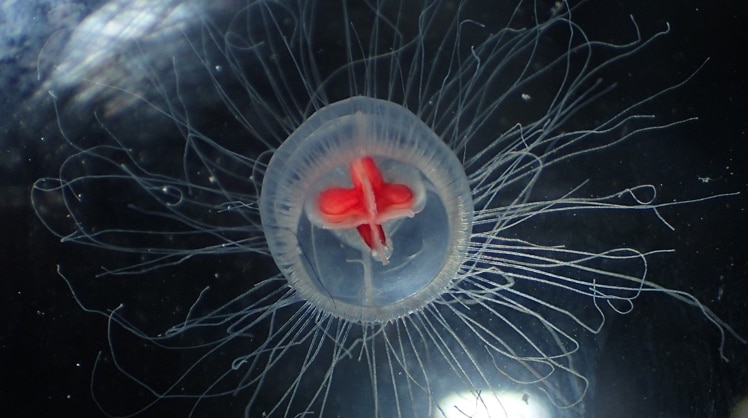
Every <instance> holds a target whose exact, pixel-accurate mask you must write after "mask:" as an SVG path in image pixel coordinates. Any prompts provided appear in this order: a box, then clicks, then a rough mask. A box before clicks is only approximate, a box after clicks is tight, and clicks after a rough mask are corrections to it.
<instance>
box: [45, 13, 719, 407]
mask: <svg viewBox="0 0 748 418" xmlns="http://www.w3.org/2000/svg"><path fill="white" fill-rule="evenodd" d="M591 3H594V2H591ZM489 6H490V7H487V6H486V4H481V3H475V4H474V3H472V2H468V1H464V2H463V1H461V2H456V3H453V2H441V1H436V2H406V1H394V2H382V3H380V2H367V1H363V2H347V1H344V2H342V3H338V2H334V3H327V2H314V1H311V2H309V1H301V0H300V1H297V2H293V1H289V2H274V1H257V2H249V3H248V4H247V5H246V7H244V8H241V9H239V10H234V9H230V8H228V7H227V8H216V9H213V8H212V7H213V6H210V5H207V4H203V3H202V2H194V3H180V4H176V3H168V2H165V3H164V4H163V5H159V6H158V7H155V6H147V5H144V4H140V3H135V4H133V5H127V4H124V3H123V4H119V6H118V7H119V9H116V10H114V11H113V10H112V9H111V8H108V9H106V10H102V11H100V12H99V13H94V14H92V15H91V16H89V18H88V19H87V21H85V22H83V23H82V24H81V25H79V27H78V29H77V30H76V32H75V33H73V34H72V35H71V36H70V39H69V41H68V44H67V46H66V48H64V49H62V50H60V51H58V52H59V53H58V54H54V53H52V52H48V53H49V54H50V56H49V57H45V58H44V59H42V60H40V62H54V63H55V66H54V67H53V69H50V70H49V74H48V79H47V81H46V82H45V84H44V86H43V87H42V88H41V89H40V95H42V96H46V95H47V92H48V91H51V92H52V99H53V101H54V103H55V106H56V109H57V112H58V113H57V116H58V121H59V125H60V136H61V137H62V138H64V139H65V140H66V142H67V143H68V144H69V145H70V147H69V150H70V151H71V152H70V154H71V155H70V156H69V157H67V158H66V159H65V160H64V162H63V163H62V164H61V167H60V170H59V173H58V174H57V175H55V176H52V177H49V178H43V179H40V180H39V181H37V183H36V184H35V186H34V189H33V191H32V201H33V204H34V207H35V210H36V212H37V214H38V216H39V218H40V219H41V221H42V222H43V223H44V224H45V225H46V226H47V227H48V228H49V229H50V230H51V231H53V232H54V233H56V234H58V235H59V236H60V237H61V239H62V240H63V241H64V242H68V243H71V244H72V243H75V244H79V245H82V246H87V247H89V248H88V249H90V250H91V251H92V253H93V254H96V257H95V258H94V257H91V260H92V262H91V263H90V265H89V268H88V269H86V268H85V266H84V267H81V266H77V267H75V268H70V269H68V268H66V266H65V265H62V266H61V269H60V272H61V275H63V277H65V278H66V280H67V281H68V283H69V284H70V286H71V289H72V290H73V293H74V295H75V296H76V298H77V300H78V301H79V303H81V305H82V306H84V307H85V308H86V309H90V310H92V311H95V312H99V313H101V314H103V315H105V316H106V317H107V318H108V320H109V325H110V329H109V332H110V334H109V343H110V353H109V354H110V356H111V359H112V361H111V363H110V364H109V367H112V368H113V369H115V370H116V371H119V372H121V373H122V374H123V375H124V376H125V377H126V378H127V380H128V381H130V382H131V383H132V384H133V385H134V386H136V387H137V388H139V389H142V392H144V393H145V395H142V394H140V395H139V396H138V397H137V399H136V400H130V399H128V400H126V401H122V402H117V401H116V400H115V401H111V400H110V398H112V397H115V398H116V396H114V394H112V393H109V392H107V393H101V391H98V390H97V385H96V384H94V385H92V386H93V387H94V389H93V393H94V396H95V397H96V398H97V399H101V398H106V399H105V400H107V401H109V402H104V401H101V402H100V403H101V404H102V408H103V409H104V410H105V411H106V412H107V413H110V414H114V415H129V414H139V413H145V414H147V413H148V412H149V411H154V410H155V411H156V413H158V412H159V411H158V408H159V405H162V404H168V405H170V406H171V405H172V403H171V402H172V401H173V402H174V403H180V402H186V403H187V404H188V405H189V406H188V409H187V411H186V412H185V413H186V414H188V415H191V416H216V415H217V414H219V413H220V414H221V415H230V414H231V413H235V414H239V415H241V414H243V415H245V416H251V417H254V416H283V417H301V416H336V415H340V416H362V417H427V416H438V417H441V416H452V415H453V414H454V413H456V412H457V413H461V414H462V415H467V416H479V414H485V415H489V416H507V415H509V416H511V415H510V413H526V414H529V413H531V411H530V409H532V413H533V414H535V415H536V416H550V415H556V416H563V415H567V416H582V415H584V413H585V404H584V399H585V395H586V393H587V391H588V388H589V385H590V382H589V380H588V378H587V377H586V373H587V370H586V367H587V366H588V361H587V360H588V359H589V354H588V352H587V351H586V350H585V348H586V346H587V343H589V340H590V339H592V338H594V336H595V335H596V334H598V333H599V332H601V330H603V329H604V325H605V323H606V320H607V318H609V317H610V316H617V315H620V314H625V313H628V312H630V311H631V310H632V309H634V304H635V301H636V299H637V298H638V297H639V296H641V295H642V294H643V293H659V294H666V295H669V296H673V297H675V298H676V299H677V300H678V301H679V302H682V303H683V304H685V305H693V306H695V309H700V310H701V312H702V313H703V314H704V318H703V320H704V321H707V322H709V321H711V323H712V324H714V325H715V327H716V329H717V330H718V332H719V334H720V335H722V336H723V337H724V332H725V331H726V330H727V331H729V327H727V326H726V325H725V324H723V323H722V322H721V321H720V320H719V319H718V318H717V317H715V316H714V315H713V314H712V313H711V311H709V309H708V308H707V307H705V306H703V305H702V304H701V303H700V302H699V301H698V300H696V299H695V298H694V297H693V296H691V295H690V294H688V293H685V292H683V291H680V290H674V289H669V288H667V287H666V286H664V285H661V284H657V283H656V282H655V281H653V280H652V279H651V278H650V277H649V276H648V274H649V271H648V266H649V263H650V261H651V260H652V259H653V258H657V257H665V256H668V255H669V254H668V253H669V252H670V251H669V250H668V249H667V248H639V247H637V246H632V245H629V244H626V243H624V242H622V240H619V239H616V238H611V237H615V236H616V233H615V231H616V227H618V226H621V227H623V228H625V226H623V225H629V220H630V219H631V218H636V219H640V217H641V218H643V219H647V220H648V222H650V223H651V224H654V225H655V226H653V228H659V229H661V230H663V231H668V230H669V228H671V227H672V226H671V225H670V224H668V223H667V222H666V221H665V220H664V218H663V217H662V216H661V215H660V212H659V210H660V209H662V208H663V207H665V206H670V205H672V204H673V203H672V202H670V203H665V204H660V203H658V202H657V200H656V197H657V196H656V195H657V193H656V190H657V189H656V187H654V186H653V185H650V184H626V185H622V186H620V187H614V188H612V189H610V190H605V191H604V192H600V191H599V190H598V191H591V192H588V191H586V189H585V187H586V186H587V185H588V181H587V180H586V179H584V178H583V179H581V180H578V181H575V182H572V183H570V184H569V183H564V182H563V181H562V178H563V175H564V173H565V172H566V170H569V169H570V167H573V166H574V165H575V164H577V161H579V160H581V161H585V157H587V156H597V155H599V154H601V153H605V152H612V151H615V149H616V147H617V146H619V144H621V143H623V142H625V141H626V140H627V139H629V138H632V137H635V136H637V135H643V134H647V135H651V134H653V133H656V132H658V131H660V130H663V129H666V128H670V127H672V126H674V125H679V124H683V123H686V122H688V119H678V118H676V119H673V120H665V119H656V118H653V117H652V115H651V114H650V113H648V112H649V110H645V109H646V107H647V105H649V104H650V103H651V102H653V101H655V100H656V99H659V98H661V97H663V96H665V95H666V93H668V92H669V91H671V90H673V89H674V88H676V87H678V86H679V85H681V84H682V83H686V82H688V81H689V79H690V78H689V76H684V78H682V79H679V80H675V81H674V82H673V83H672V84H669V85H666V86H663V87H662V89H661V90H658V92H657V93H650V94H648V95H645V96H643V97H633V98H630V97H629V98H628V99H627V100H625V101H623V102H620V103H619V102H618V101H610V102H609V101H606V100H605V98H606V94H609V93H610V92H611V90H612V89H613V85H612V83H607V82H604V81H602V79H601V77H603V75H604V73H605V71H606V70H607V69H608V68H610V67H613V66H614V64H618V63H620V62H622V61H625V59H626V58H628V57H630V56H633V55H635V54H636V53H637V52H640V50H641V49H642V48H645V47H646V46H647V45H648V44H649V43H650V42H654V41H656V40H657V39H658V38H659V37H661V36H664V35H665V34H666V33H667V27H665V28H663V29H662V32H658V33H654V34H650V35H647V36H642V34H641V33H639V29H638V27H637V25H636V22H635V20H631V23H630V25H631V26H630V31H631V38H630V40H628V41H622V42H620V43H611V42H603V41H596V40H593V39H589V38H588V37H587V34H586V33H585V31H584V29H583V28H581V27H579V26H578V25H577V24H576V23H575V22H574V19H573V13H572V12H573V9H571V10H570V9H569V7H568V5H567V4H566V3H563V2H558V3H554V4H552V5H546V4H545V3H543V2H532V1H519V2H517V3H516V4H513V5H511V6H509V7H507V6H506V5H501V4H490V5H489ZM585 6H586V7H593V5H592V4H586V5H585ZM596 6H597V7H605V5H604V4H599V5H596ZM133 8H138V10H132V9H133ZM141 9H143V10H141ZM133 11H138V12H143V13H146V14H147V15H148V17H149V18H151V19H143V20H142V21H132V16H133V13H132V12H133ZM211 12H212V14H211ZM135 15H138V14H137V13H136V14H135ZM200 16H211V17H213V18H214V19H208V18H202V17H200ZM154 19H155V21H157V22H159V24H158V25H152V23H153V22H154ZM143 22H145V23H143ZM138 23H142V24H144V25H145V24H146V23H148V24H151V25H150V26H147V27H143V30H142V31H138V30H135V29H138V28H141V26H138ZM112 27H125V28H129V29H128V30H127V31H124V30H123V31H121V32H117V33H115V35H113V36H112V37H111V39H107V38H106V36H107V35H106V34H108V33H110V32H106V31H104V30H103V28H112ZM92 32H93V33H92ZM94 35H96V36H94ZM102 38H103V39H104V40H105V41H107V40H108V42H101V40H102ZM91 39H97V42H92V41H90V40H91ZM102 45H103V46H102ZM161 45H168V46H169V49H168V50H167V51H168V54H164V50H165V49H163V48H161ZM91 57H95V58H96V59H91ZM165 57H168V58H165ZM586 113H589V114H586ZM81 115H90V117H89V118H88V119H86V117H84V116H81ZM80 118H83V119H85V122H86V124H82V123H81V121H80V120H79V119H80ZM346 124H348V125H347V126H348V129H347V131H346V130H344V134H342V135H341V134H340V133H335V134H330V133H331V132H332V131H333V129H332V128H337V127H339V126H340V125H344V126H345V125H346ZM81 126H86V127H87V128H91V131H90V132H86V134H81V132H80V131H81V130H83V129H82V128H81ZM362 126H363V127H364V128H362ZM92 127H93V128H92ZM86 131H88V129H86ZM334 131H335V132H338V131H337V130H334ZM309 138H314V139H309ZM307 141H308V142H307ZM360 157H371V158H373V160H374V161H375V162H376V164H377V165H378V167H379V168H380V169H381V172H382V174H383V176H384V177H385V180H387V181H389V182H394V183H397V184H405V185H407V186H408V187H409V188H410V189H411V191H414V193H415V195H418V196H423V198H422V199H416V200H418V201H419V202H420V204H418V205H415V206H414V208H413V211H412V212H413V216H412V217H411V216H404V217H398V218H397V219H393V220H390V221H386V222H382V228H383V231H384V235H385V236H386V237H387V238H386V239H385V241H387V240H389V242H390V243H391V248H389V247H390V245H387V247H388V248H389V249H390V250H391V254H387V256H386V257H384V258H386V259H387V263H384V262H383V261H384V260H383V254H381V251H379V252H378V253H375V252H372V248H371V246H370V245H367V244H366V243H365V242H363V241H362V237H361V233H359V232H358V231H353V230H351V229H350V228H340V229H336V228H335V227H332V226H331V225H329V223H327V222H326V221H324V220H323V217H322V216H320V213H318V211H317V210H318V208H319V206H318V204H317V203H315V202H316V201H317V200H318V197H319V196H320V194H321V193H323V192H324V191H325V190H329V188H331V187H337V188H340V187H349V186H350V185H351V184H350V183H348V182H349V181H350V177H351V176H350V170H348V169H347V167H349V164H350V163H351V161H352V160H355V159H356V158H360ZM591 173H594V171H591ZM589 177H594V174H590V175H589V176H587V178H589ZM716 197H717V196H710V197H704V198H697V199H695V200H692V201H690V202H695V201H699V200H706V199H708V198H716ZM685 203H689V202H688V201H685V202H681V203H680V204H685ZM621 221H623V222H621ZM590 237H594V238H595V239H593V238H590ZM388 251H389V250H388ZM94 275H96V276H99V279H100V280H107V279H109V280H112V282H114V280H113V278H117V277H119V276H127V279H128V280H127V281H126V283H125V284H123V285H122V286H123V287H124V288H130V289H133V292H135V295H134V296H132V297H131V300H128V301H127V302H128V303H127V305H120V304H119V303H121V302H124V301H121V300H118V299H120V295H119V294H118V293H117V292H113V294H111V295H107V296H105V295H102V294H97V293H94V294H87V293H86V292H85V289H86V283H87V281H88V280H91V277H92V276H94ZM191 278H195V279H197V280H199V281H198V283H199V284H197V285H195V284H193V285H192V287H190V286H187V285H184V284H183V283H184V281H185V280H188V279H191ZM200 280H201V281H200ZM112 282H110V283H112ZM162 282H167V283H169V284H168V285H165V287H166V289H168V291H164V290H159V291H154V292H152V293H151V292H147V291H145V290H144V289H145V287H146V286H150V285H153V284H154V283H156V284H157V283H162ZM194 288H196V289H197V290H195V289H194ZM189 289H192V291H191V292H189ZM183 291H184V292H187V295H184V296H183V297H182V299H181V302H176V301H174V302H172V301H171V298H173V299H177V298H178V297H179V296H182V292H183ZM165 294H166V295H167V297H165V296H164V295H165ZM122 298H124V297H122ZM165 299H166V300H167V301H168V303H167V302H165V301H164V300H165ZM102 305H103V306H102ZM144 346H147V348H144ZM717 349H721V346H719V347H715V350H717ZM152 351H157V352H163V353H162V354H163V355H164V356H166V357H167V358H169V359H173V361H174V363H176V364H171V363H169V364H170V366H173V367H170V368H165V370H162V369H158V370H157V371H154V370H152V368H156V366H158V365H160V363H159V361H148V360H145V358H147V357H148V356H149V355H153V354H152ZM154 356H155V355H154ZM155 358H160V357H158V356H155ZM101 363H102V364H97V368H99V367H100V368H105V367H106V365H107V362H106V361H103V360H102V361H101ZM94 377H96V376H94ZM94 380H95V382H96V379H94ZM226 399H230V400H231V401H232V402H226ZM237 399H240V401H236V400H237ZM237 405H238V409H239V410H240V411H239V412H238V413H237V412H236V411H231V412H227V411H226V410H225V409H228V408H229V407H230V406H237ZM466 405H467V406H466ZM516 408H519V409H516ZM171 413H173V411H171ZM544 414H545V415H544Z"/></svg>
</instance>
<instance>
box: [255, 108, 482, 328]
mask: <svg viewBox="0 0 748 418" xmlns="http://www.w3.org/2000/svg"><path fill="white" fill-rule="evenodd" d="M362 156H369V157H372V158H374V159H376V160H377V161H378V162H379V163H378V164H377V165H378V166H379V167H380V169H381V171H382V175H383V177H384V178H385V180H386V181H389V182H395V183H399V184H407V185H408V186H409V188H410V189H411V190H418V192H417V193H416V195H419V196H421V197H420V198H418V199H417V200H418V201H420V202H419V203H417V206H418V207H417V208H414V211H415V212H417V213H414V214H413V215H412V216H409V217H404V218H403V217H400V218H397V219H393V220H389V221H387V222H386V223H384V224H383V225H382V226H383V229H384V232H385V235H386V237H387V240H388V241H390V244H389V246H390V247H392V249H391V250H390V251H391V254H390V255H389V257H388V258H389V259H388V260H387V261H388V262H387V263H382V262H380V260H378V259H377V257H376V256H373V255H372V250H371V249H370V248H369V247H368V246H367V245H366V244H365V243H364V241H363V240H362V239H361V237H359V236H358V233H357V232H356V230H355V228H353V227H350V228H345V229H337V230H335V229H331V228H332V227H331V226H330V225H326V224H325V222H324V221H323V220H321V219H320V216H319V215H317V214H316V212H317V209H316V208H315V206H316V205H318V203H317V200H318V197H319V195H320V193H321V192H322V191H324V190H325V189H328V188H329V187H332V186H338V187H342V186H345V187H350V186H351V180H350V179H349V178H348V177H349V173H348V169H347V168H348V165H349V164H350V162H351V161H353V160H354V159H356V158H359V157H362ZM260 215H261V219H262V225H263V228H264V229H265V237H266V240H267V242H268V247H269V249H270V252H271V254H273V258H274V259H275V261H276V263H277V264H278V266H279V267H280V269H281V272H282V273H283V275H284V276H285V277H286V278H287V279H288V281H289V283H290V285H291V286H292V287H293V288H294V289H295V290H296V291H297V292H298V293H299V295H300V296H301V297H302V298H303V299H304V300H307V301H310V302H311V303H313V304H314V305H315V306H316V307H318V308H319V309H321V310H322V311H324V312H329V313H332V314H333V315H335V316H338V317H340V318H342V319H346V320H349V321H354V322H357V323H385V322H389V321H392V320H395V319H397V318H399V317H402V316H403V315H407V314H409V313H412V312H415V311H418V310H422V309H423V308H424V307H425V306H426V305H427V304H429V303H431V302H432V301H433V300H434V299H436V298H437V297H439V296H440V295H441V294H443V293H444V291H445V289H447V288H448V287H449V286H450V285H452V281H453V280H454V278H455V277H456V275H457V271H458V269H459V268H460V265H461V264H462V261H463V259H464V258H465V254H466V252H467V244H468V241H469V239H470V232H471V229H472V216H473V205H472V196H471V194H470V187H469V186H468V181H467V178H466V177H465V173H464V172H463V171H462V165H461V164H460V161H459V160H458V159H457V157H456V156H455V154H454V153H453V152H452V151H451V150H450V149H449V148H448V147H447V146H446V145H445V144H444V142H442V141H441V140H440V139H439V138H438V137H437V136H436V135H435V134H434V133H433V131H431V129H429V128H428V126H426V125H425V124H424V123H423V122H421V121H420V120H419V119H418V118H417V117H416V116H415V115H413V114H412V113H410V112H409V111H408V110H406V109H405V108H403V107H400V106H397V105H395V104H393V103H391V102H387V101H382V100H375V99H371V98H367V97H354V98H351V99H347V100H344V101H341V102H337V103H334V104H331V105H329V106H327V107H325V108H323V109H322V110H320V111H318V112H317V113H315V114H314V115H312V116H311V117H310V118H309V119H308V120H306V121H305V122H304V123H303V124H302V125H301V126H300V127H299V128H298V129H297V130H296V131H294V133H293V134H291V136H290V137H289V138H288V139H287V140H286V141H285V142H284V143H283V145H282V146H281V147H280V148H279V149H278V151H277V152H276V153H275V154H274V155H273V159H272V160H271V161H270V164H269V166H268V169H267V171H266V172H265V178H264V181H263V184H262V194H261V198H260Z"/></svg>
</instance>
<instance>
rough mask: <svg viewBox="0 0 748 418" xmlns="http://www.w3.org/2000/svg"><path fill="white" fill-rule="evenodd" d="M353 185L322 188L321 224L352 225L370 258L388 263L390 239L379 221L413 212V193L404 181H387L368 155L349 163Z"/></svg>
mask: <svg viewBox="0 0 748 418" xmlns="http://www.w3.org/2000/svg"><path fill="white" fill-rule="evenodd" d="M348 170H349V172H350V176H351V182H352V183H353V187H351V188H344V187H331V188H328V189H326V190H323V191H322V192H321V193H320V194H319V196H318V199H317V206H318V210H319V214H320V217H321V220H322V222H323V227H324V228H326V229H336V230H347V229H352V228H355V229H356V230H357V231H358V233H359V235H360V236H361V239H362V240H363V241H364V243H365V244H366V246H367V247H369V249H370V250H371V256H372V258H375V259H378V260H379V261H381V262H382V264H385V265H386V264H388V263H389V259H390V256H391V255H392V243H391V242H390V240H389V238H388V237H387V236H386V234H385V232H384V228H382V224H383V223H384V222H387V221H391V220H397V219H401V218H405V217H407V218H412V217H413V216H415V214H416V210H417V209H416V203H417V202H416V200H417V197H416V194H415V193H414V192H413V190H411V188H410V187H408V186H407V185H405V184H401V183H394V182H393V183H388V182H387V181H385V179H384V178H383V176H382V173H381V171H380V170H379V167H377V164H376V163H375V162H374V159H372V158H371V157H368V156H367V157H362V158H356V159H354V160H353V161H351V163H350V164H349V165H348Z"/></svg>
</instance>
